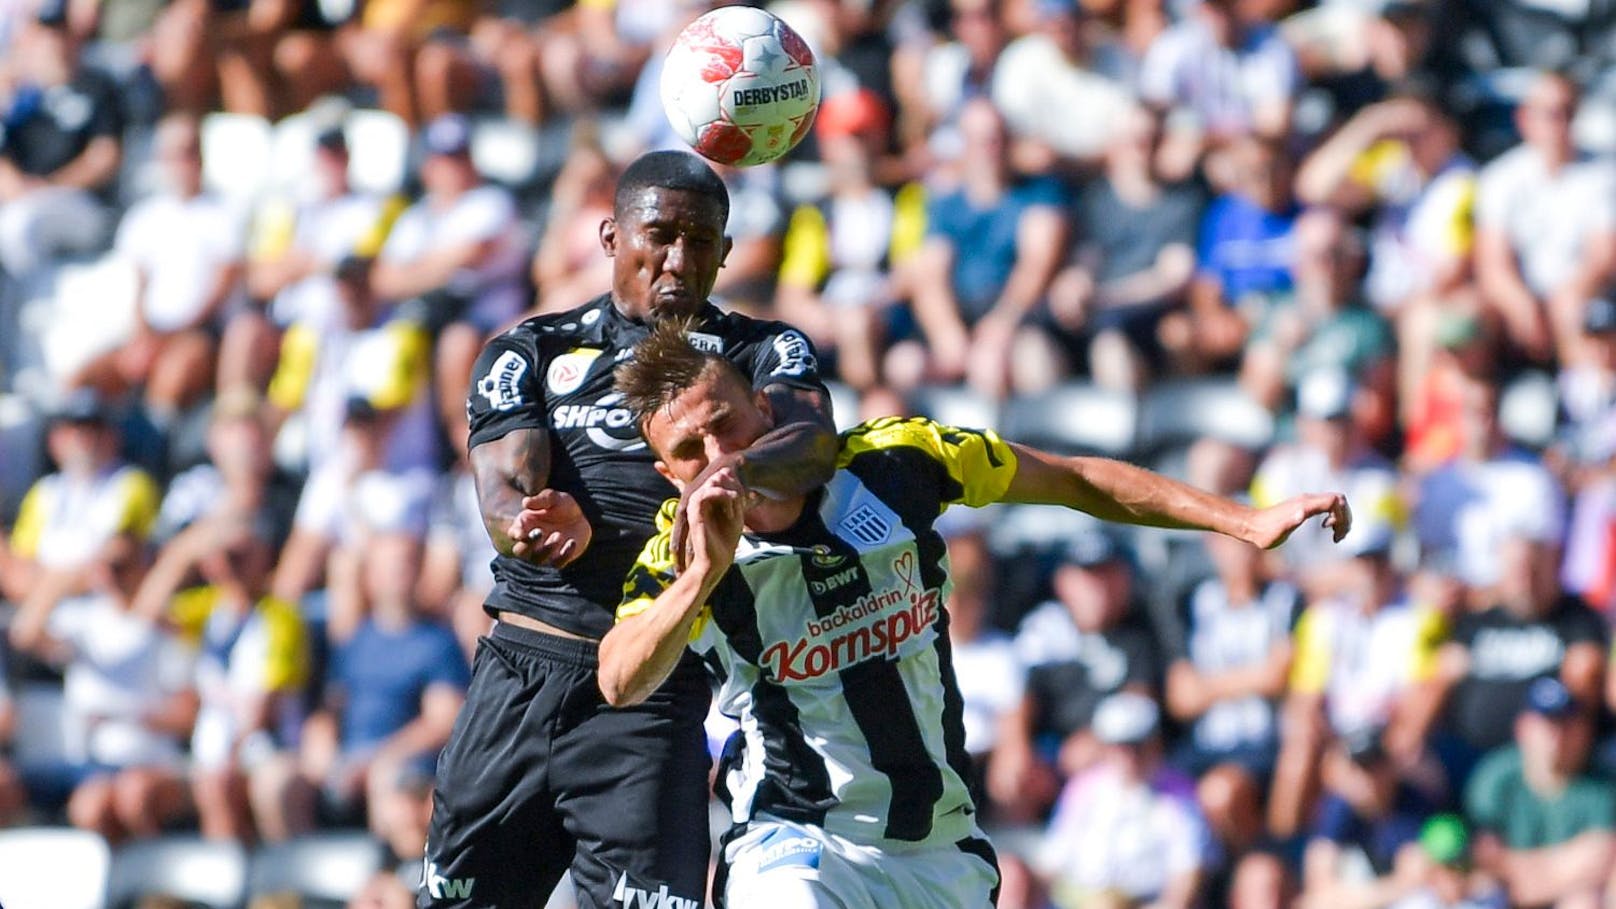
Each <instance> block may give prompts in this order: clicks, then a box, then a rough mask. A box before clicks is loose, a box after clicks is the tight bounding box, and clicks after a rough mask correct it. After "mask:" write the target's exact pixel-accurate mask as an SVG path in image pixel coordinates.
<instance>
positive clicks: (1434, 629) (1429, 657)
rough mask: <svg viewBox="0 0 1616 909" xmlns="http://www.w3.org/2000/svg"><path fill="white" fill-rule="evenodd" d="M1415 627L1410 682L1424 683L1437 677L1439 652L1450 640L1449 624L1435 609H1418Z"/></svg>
mask: <svg viewBox="0 0 1616 909" xmlns="http://www.w3.org/2000/svg"><path fill="white" fill-rule="evenodd" d="M1414 621H1415V626H1414V653H1413V654H1412V659H1413V662H1412V665H1411V666H1410V667H1409V668H1410V672H1411V675H1410V681H1414V682H1424V681H1428V680H1430V679H1431V678H1433V677H1434V676H1435V675H1436V667H1437V652H1438V651H1439V650H1441V649H1442V642H1443V641H1446V640H1447V639H1448V623H1447V620H1446V619H1444V618H1443V617H1442V613H1441V612H1438V611H1437V610H1435V609H1430V608H1426V607H1418V612H1417V614H1416V617H1415V620H1414Z"/></svg>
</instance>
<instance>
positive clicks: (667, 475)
mask: <svg viewBox="0 0 1616 909" xmlns="http://www.w3.org/2000/svg"><path fill="white" fill-rule="evenodd" d="M651 466H652V467H655V468H656V472H657V473H660V474H662V479H664V480H667V481H668V482H669V483H672V484H673V488H674V489H677V490H679V493H680V494H681V495H683V494H684V491H685V483H684V481H683V480H681V479H679V478H678V477H676V476H674V475H673V471H671V470H669V469H668V464H667V462H666V461H663V460H662V459H661V458H658V459H657V461H656V463H655V464H652V465H651Z"/></svg>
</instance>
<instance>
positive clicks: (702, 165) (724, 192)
mask: <svg viewBox="0 0 1616 909" xmlns="http://www.w3.org/2000/svg"><path fill="white" fill-rule="evenodd" d="M654 189H672V190H678V191H680V192H687V193H692V194H694V195H698V196H701V197H703V198H705V199H707V200H708V201H710V202H711V203H712V204H713V205H714V206H716V207H717V208H718V212H719V225H720V226H722V225H723V224H724V222H726V221H728V220H729V190H728V189H727V188H726V187H725V186H724V181H723V180H722V179H720V178H719V176H718V174H717V173H715V172H714V171H713V169H712V168H711V167H709V166H707V162H705V161H703V160H701V159H700V158H698V157H696V156H695V155H692V154H689V153H688V152H681V151H654V152H647V153H645V154H643V155H641V156H639V157H638V158H635V159H634V161H633V163H631V164H629V166H628V167H627V169H625V170H624V171H623V176H621V177H619V178H618V180H617V194H616V195H615V196H614V197H613V198H612V214H613V216H615V217H617V218H622V217H623V215H624V214H625V213H626V212H627V211H628V210H629V209H630V208H632V207H633V206H634V205H635V204H637V203H638V202H639V201H640V199H641V198H643V197H644V195H645V193H646V191H647V190H654Z"/></svg>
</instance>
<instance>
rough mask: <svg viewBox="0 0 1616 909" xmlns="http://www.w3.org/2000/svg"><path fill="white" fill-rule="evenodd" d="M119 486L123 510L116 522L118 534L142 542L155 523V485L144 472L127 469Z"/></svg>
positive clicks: (156, 494)
mask: <svg viewBox="0 0 1616 909" xmlns="http://www.w3.org/2000/svg"><path fill="white" fill-rule="evenodd" d="M120 485H121V487H122V491H123V494H124V508H123V515H122V516H121V518H120V520H119V522H118V532H119V533H127V534H131V535H133V536H136V537H138V538H140V539H142V540H144V539H145V538H147V537H149V536H151V532H152V527H153V526H155V525H156V523H157V510H158V505H159V498H158V493H157V483H156V482H154V481H153V480H152V478H151V477H150V476H149V475H148V474H147V473H146V472H145V471H143V470H136V469H134V468H129V469H128V472H127V473H126V474H125V475H124V478H123V481H122V483H121V484H120Z"/></svg>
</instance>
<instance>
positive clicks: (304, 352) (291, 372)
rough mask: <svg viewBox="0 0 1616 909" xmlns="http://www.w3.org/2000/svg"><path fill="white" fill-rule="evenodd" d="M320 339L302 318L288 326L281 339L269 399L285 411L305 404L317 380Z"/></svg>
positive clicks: (270, 384)
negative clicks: (310, 387) (313, 383)
mask: <svg viewBox="0 0 1616 909" xmlns="http://www.w3.org/2000/svg"><path fill="white" fill-rule="evenodd" d="M319 350H320V339H319V336H318V335H316V334H315V333H314V330H313V329H311V328H310V327H309V326H307V325H305V324H303V323H301V322H299V323H297V324H296V325H293V326H292V327H291V328H288V329H287V330H286V336H285V337H283V338H282V339H281V358H280V362H279V363H278V364H277V365H276V366H275V375H274V377H273V378H271V379H270V380H269V403H271V404H273V405H275V406H276V407H277V408H279V409H281V410H283V411H291V410H296V409H298V408H299V407H302V406H303V398H304V396H305V395H307V394H308V393H309V383H310V382H312V381H313V380H314V363H315V358H316V356H317V355H318V354H319Z"/></svg>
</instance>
